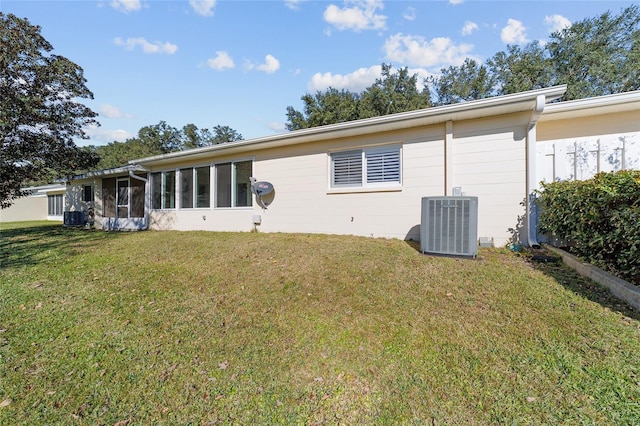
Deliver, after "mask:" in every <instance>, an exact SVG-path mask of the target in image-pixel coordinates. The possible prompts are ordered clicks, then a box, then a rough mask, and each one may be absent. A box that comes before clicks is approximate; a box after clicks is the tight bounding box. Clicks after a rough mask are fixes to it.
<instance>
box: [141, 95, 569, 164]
mask: <svg viewBox="0 0 640 426" xmlns="http://www.w3.org/2000/svg"><path fill="white" fill-rule="evenodd" d="M566 89H567V86H566V85H562V86H554V87H549V88H545V89H538V90H531V91H527V92H520V93H514V94H510V95H504V96H496V97H493V98H487V99H480V100H476V101H469V102H462V103H458V104H453V105H444V106H439V107H434V108H426V109H419V110H414V111H408V112H401V113H398V114H390V115H385V116H381V117H373V118H367V119H362V120H355V121H349V122H344V123H338V124H330V125H327V126H319V127H313V128H309V129H302V130H296V131H293V132H289V133H282V134H277V135H271V136H265V137H260V138H255V139H248V140H243V141H238V142H233V143H226V144H219V145H213V146H207V147H203V148H195V149H191V150H187V151H179V152H172V153H169V154H163V155H157V156H153V157H146V158H140V159H136V160H132V161H130V162H129V163H130V165H142V166H145V167H151V166H161V165H165V164H169V163H173V162H175V161H180V160H197V159H200V158H206V157H210V156H211V155H235V154H240V153H245V152H249V151H255V150H258V149H266V148H273V147H281V146H289V145H297V144H303V143H309V142H317V141H322V140H327V139H329V138H331V139H338V138H343V137H350V136H362V135H368V134H372V133H381V132H388V131H393V130H401V129H408V128H413V127H419V126H428V125H433V124H438V123H444V122H447V121H460V120H470V119H475V118H482V117H490V116H495V115H503V114H510V113H517V112H523V111H532V112H533V111H535V110H536V107H537V103H538V98H539V97H544V102H545V103H549V102H552V101H555V100H557V99H559V98H560V97H561V96H562V95H563V94H564V93H565V91H566Z"/></svg>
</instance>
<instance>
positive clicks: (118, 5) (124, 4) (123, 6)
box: [109, 0, 142, 13]
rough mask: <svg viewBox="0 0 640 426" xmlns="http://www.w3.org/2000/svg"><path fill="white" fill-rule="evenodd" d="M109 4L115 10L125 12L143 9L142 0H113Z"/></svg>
mask: <svg viewBox="0 0 640 426" xmlns="http://www.w3.org/2000/svg"><path fill="white" fill-rule="evenodd" d="M109 4H110V5H111V7H112V8H114V9H115V10H120V11H122V12H124V13H129V12H136V11H138V10H140V9H142V3H140V0H112V1H111V2H110V3H109Z"/></svg>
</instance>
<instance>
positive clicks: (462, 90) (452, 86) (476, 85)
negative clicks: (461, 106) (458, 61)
mask: <svg viewBox="0 0 640 426" xmlns="http://www.w3.org/2000/svg"><path fill="white" fill-rule="evenodd" d="M440 73H441V74H440V75H439V76H436V77H431V78H429V79H428V84H429V85H430V86H431V88H432V90H433V92H434V94H435V95H436V104H437V105H448V104H454V103H458V102H464V101H471V100H474V99H482V98H486V97H489V96H493V93H494V92H493V88H494V85H495V79H494V76H493V75H492V74H491V73H490V72H489V70H488V69H487V67H486V66H484V65H481V64H479V63H477V62H476V61H474V60H473V59H469V58H467V59H465V61H464V63H463V64H462V65H461V66H459V67H454V66H451V67H449V68H443V69H442V70H441V71H440Z"/></svg>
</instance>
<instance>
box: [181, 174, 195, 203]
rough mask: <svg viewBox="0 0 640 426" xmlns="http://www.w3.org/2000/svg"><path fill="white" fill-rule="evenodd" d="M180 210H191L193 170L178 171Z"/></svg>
mask: <svg viewBox="0 0 640 426" xmlns="http://www.w3.org/2000/svg"><path fill="white" fill-rule="evenodd" d="M180 208H183V209H190V208H193V169H180Z"/></svg>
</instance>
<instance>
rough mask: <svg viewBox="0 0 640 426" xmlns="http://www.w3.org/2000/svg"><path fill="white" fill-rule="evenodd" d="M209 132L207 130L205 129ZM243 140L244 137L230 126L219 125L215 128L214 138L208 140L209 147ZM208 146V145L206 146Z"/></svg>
mask: <svg viewBox="0 0 640 426" xmlns="http://www.w3.org/2000/svg"><path fill="white" fill-rule="evenodd" d="M203 130H206V131H207V132H209V131H208V130H207V129H203ZM242 139H243V137H242V135H241V134H240V133H238V132H237V131H235V130H234V129H232V128H231V127H229V126H221V125H217V126H215V127H214V128H213V137H210V138H208V139H207V145H217V144H220V143H227V142H236V141H241V140H242ZM205 146H206V145H205Z"/></svg>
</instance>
